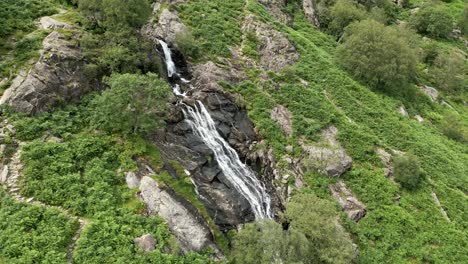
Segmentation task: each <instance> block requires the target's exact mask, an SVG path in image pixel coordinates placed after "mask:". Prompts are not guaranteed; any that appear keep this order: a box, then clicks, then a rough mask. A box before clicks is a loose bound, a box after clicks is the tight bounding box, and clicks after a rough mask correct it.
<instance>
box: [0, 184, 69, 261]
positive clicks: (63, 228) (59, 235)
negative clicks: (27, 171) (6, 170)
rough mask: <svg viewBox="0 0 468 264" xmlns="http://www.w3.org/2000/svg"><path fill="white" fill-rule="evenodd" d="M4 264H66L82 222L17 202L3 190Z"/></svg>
mask: <svg viewBox="0 0 468 264" xmlns="http://www.w3.org/2000/svg"><path fill="white" fill-rule="evenodd" d="M0 219H2V221H0V230H1V231H0V263H2V261H3V263H11V264H13V263H66V261H67V247H68V245H69V244H70V243H71V240H72V237H73V235H74V234H75V232H76V230H77V229H78V221H76V220H75V219H70V218H69V217H68V216H66V215H65V214H64V213H62V212H60V211H58V210H56V209H51V208H45V207H42V206H38V205H30V204H26V203H19V202H16V201H15V200H14V199H13V198H12V197H10V196H9V195H8V194H6V193H5V191H4V190H3V188H0Z"/></svg>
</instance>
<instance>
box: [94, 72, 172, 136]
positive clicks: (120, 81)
mask: <svg viewBox="0 0 468 264" xmlns="http://www.w3.org/2000/svg"><path fill="white" fill-rule="evenodd" d="M104 82H105V83H106V84H107V85H109V87H110V88H109V89H107V90H105V91H104V92H103V93H102V94H101V95H99V96H96V97H95V98H94V100H93V101H92V105H93V108H94V109H93V112H92V117H91V119H92V124H93V125H94V126H96V127H98V128H100V129H102V130H106V131H109V132H122V133H126V134H129V133H133V134H137V133H140V134H145V133H149V132H152V131H155V130H156V129H157V128H160V127H161V126H162V125H164V119H165V115H166V114H167V113H166V112H167V111H168V109H167V105H166V104H167V99H168V98H169V96H170V95H171V89H170V88H169V86H168V85H167V83H166V82H165V81H163V80H162V79H160V78H159V77H158V76H157V75H155V74H152V73H148V74H147V75H137V74H133V75H132V74H122V75H118V74H114V75H112V76H111V77H110V78H106V79H105V80H104Z"/></svg>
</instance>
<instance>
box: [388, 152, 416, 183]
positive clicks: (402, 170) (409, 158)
mask: <svg viewBox="0 0 468 264" xmlns="http://www.w3.org/2000/svg"><path fill="white" fill-rule="evenodd" d="M393 168H394V169H393V175H394V177H395V180H396V181H398V182H399V183H400V184H401V186H402V187H403V188H405V189H408V190H414V189H416V188H418V187H419V185H420V184H421V182H422V180H423V174H422V172H421V169H420V165H419V160H418V157H416V156H415V155H413V154H406V155H403V156H397V157H394V158H393Z"/></svg>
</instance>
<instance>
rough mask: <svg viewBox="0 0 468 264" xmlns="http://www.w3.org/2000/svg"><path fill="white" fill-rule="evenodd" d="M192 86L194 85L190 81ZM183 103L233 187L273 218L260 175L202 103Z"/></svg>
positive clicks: (171, 67)
mask: <svg viewBox="0 0 468 264" xmlns="http://www.w3.org/2000/svg"><path fill="white" fill-rule="evenodd" d="M159 43H160V44H161V46H162V47H163V51H164V56H165V60H166V65H167V71H168V75H169V77H172V75H174V74H177V69H176V66H175V64H174V61H173V60H172V54H171V50H170V49H169V47H168V45H167V44H166V43H165V42H164V41H162V40H159ZM181 81H182V82H183V83H185V84H189V83H190V81H189V80H186V79H184V78H181ZM190 87H192V86H191V85H190ZM173 91H174V94H175V95H177V96H182V97H185V96H186V93H182V92H181V90H180V86H179V85H177V84H176V85H174V87H173ZM184 107H185V109H183V112H184V116H185V118H186V121H187V122H188V123H189V125H190V126H191V128H192V130H193V131H194V133H195V134H196V135H197V136H199V137H200V138H201V139H202V140H203V142H204V143H205V144H206V145H207V146H208V147H209V148H210V149H211V150H212V151H213V153H214V155H215V159H216V161H217V162H218V165H219V167H220V169H221V170H222V172H223V174H224V176H225V177H226V179H227V180H228V181H229V182H230V183H231V185H232V187H233V188H235V189H236V190H237V191H238V192H239V193H240V194H241V195H242V196H244V197H245V198H246V200H247V201H248V202H249V204H250V206H251V207H252V211H253V213H254V215H255V218H256V219H261V218H272V217H273V214H272V211H271V200H270V196H269V195H268V193H267V192H266V189H265V187H264V186H263V185H262V183H261V182H260V181H259V180H258V179H257V177H256V175H255V173H254V172H253V171H252V170H251V169H250V168H249V167H248V166H247V165H245V164H244V163H242V162H241V160H240V158H239V155H237V153H236V151H235V150H234V149H233V148H232V147H231V146H230V145H229V144H228V143H227V142H226V140H224V138H223V137H222V136H221V135H220V134H219V132H218V131H217V130H216V125H215V122H214V121H213V119H212V118H211V116H210V114H209V113H208V111H207V110H206V108H205V106H204V105H203V103H202V102H200V101H197V105H196V106H195V107H191V106H188V105H185V104H184Z"/></svg>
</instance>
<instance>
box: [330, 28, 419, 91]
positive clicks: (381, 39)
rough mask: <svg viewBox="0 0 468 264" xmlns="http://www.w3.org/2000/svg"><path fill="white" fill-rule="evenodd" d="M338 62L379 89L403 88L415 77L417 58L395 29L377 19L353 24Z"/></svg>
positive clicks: (339, 48)
mask: <svg viewBox="0 0 468 264" xmlns="http://www.w3.org/2000/svg"><path fill="white" fill-rule="evenodd" d="M345 34H346V35H345V39H344V43H343V44H342V45H340V46H339V47H338V49H337V52H336V60H337V62H338V63H339V64H341V66H343V68H345V69H346V70H348V71H349V72H350V73H351V75H353V76H354V77H355V78H357V79H358V80H360V81H362V82H364V83H367V84H369V85H371V86H373V87H377V88H400V87H402V86H405V85H407V84H408V83H409V82H410V81H411V80H412V78H413V77H414V75H415V72H416V64H417V60H418V57H417V56H416V52H415V50H414V49H413V48H412V45H410V43H409V41H408V40H407V39H406V38H404V36H403V34H402V33H401V32H399V31H398V29H396V28H394V27H386V26H384V25H383V24H381V23H378V22H376V21H374V20H365V21H361V22H355V23H353V24H351V25H350V26H349V27H348V28H347V29H346V32H345Z"/></svg>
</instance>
